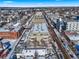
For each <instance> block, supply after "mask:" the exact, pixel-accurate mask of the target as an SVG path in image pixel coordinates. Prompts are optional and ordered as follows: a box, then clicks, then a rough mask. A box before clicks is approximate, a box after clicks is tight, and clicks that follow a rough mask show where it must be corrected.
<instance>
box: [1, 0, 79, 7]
mask: <svg viewBox="0 0 79 59" xmlns="http://www.w3.org/2000/svg"><path fill="white" fill-rule="evenodd" d="M51 6H53V7H54V6H79V0H0V7H51Z"/></svg>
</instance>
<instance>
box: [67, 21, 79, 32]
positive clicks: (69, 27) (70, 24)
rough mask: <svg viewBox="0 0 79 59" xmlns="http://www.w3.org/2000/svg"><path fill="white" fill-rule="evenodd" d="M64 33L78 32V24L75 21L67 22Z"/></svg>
mask: <svg viewBox="0 0 79 59" xmlns="http://www.w3.org/2000/svg"><path fill="white" fill-rule="evenodd" d="M66 31H79V22H77V21H69V22H67V26H66Z"/></svg>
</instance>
